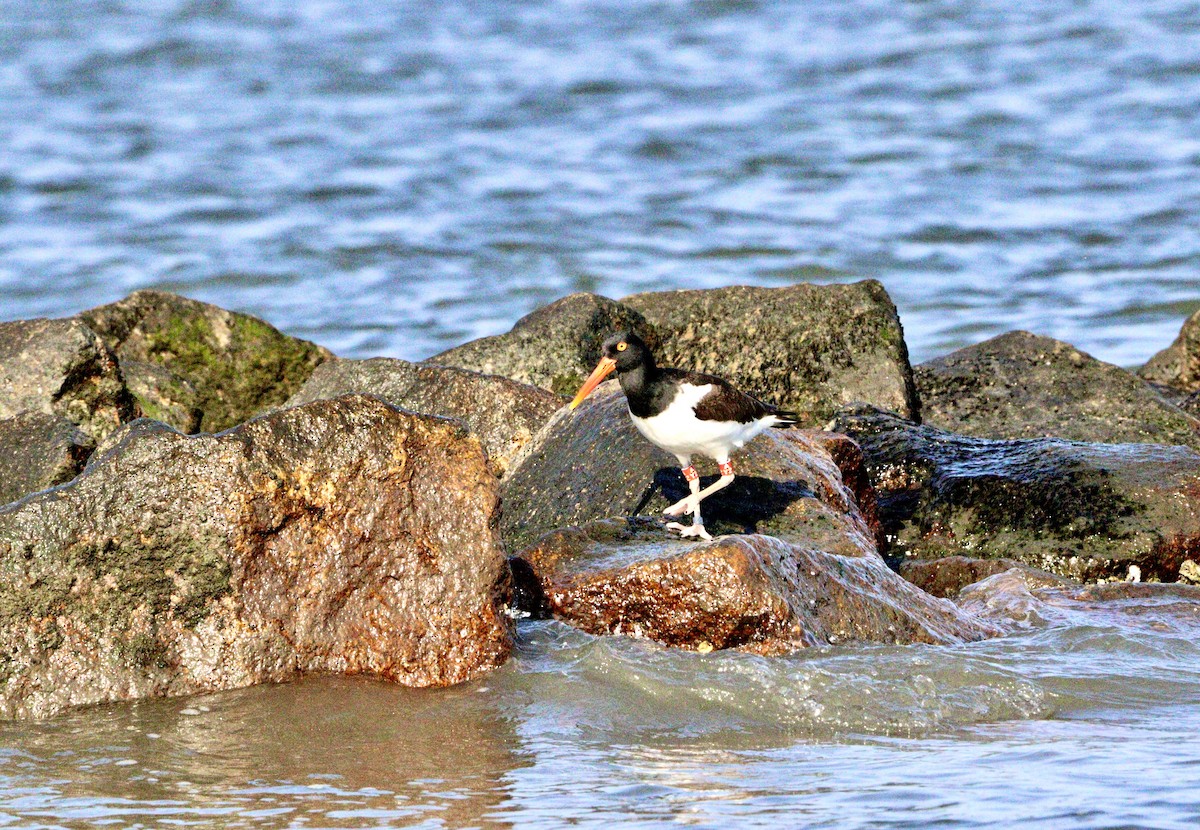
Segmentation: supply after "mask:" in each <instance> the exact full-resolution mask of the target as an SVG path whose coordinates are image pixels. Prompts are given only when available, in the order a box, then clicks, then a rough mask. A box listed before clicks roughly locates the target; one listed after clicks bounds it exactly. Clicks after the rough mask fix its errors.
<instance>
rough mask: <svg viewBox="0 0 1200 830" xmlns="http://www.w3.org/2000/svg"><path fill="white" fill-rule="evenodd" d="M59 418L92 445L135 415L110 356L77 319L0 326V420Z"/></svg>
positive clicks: (122, 381)
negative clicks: (36, 416) (33, 416)
mask: <svg viewBox="0 0 1200 830" xmlns="http://www.w3.org/2000/svg"><path fill="white" fill-rule="evenodd" d="M23 412H42V413H45V414H47V415H51V414H52V415H59V416H61V417H62V418H65V419H66V420H68V421H70V422H71V423H73V424H76V425H78V426H79V428H80V429H81V430H83V431H84V432H85V433H87V434H88V435H89V436H91V437H92V438H93V439H95V440H99V439H101V438H103V437H104V436H105V435H107V434H108V433H110V432H112V431H113V430H114V429H116V428H117V427H118V426H120V425H121V424H122V423H124V422H125V421H128V420H130V419H131V418H134V417H136V416H137V412H136V405H135V403H134V401H133V398H132V397H131V396H130V395H129V392H128V390H127V389H126V388H125V381H124V379H123V378H122V376H121V370H120V368H119V366H118V364H117V360H116V358H115V357H114V356H113V354H112V352H111V351H110V350H109V349H108V348H107V347H106V346H105V344H104V342H103V341H102V340H101V339H100V338H99V337H97V336H96V334H95V333H94V332H92V331H91V330H89V329H88V328H87V327H86V326H84V325H83V324H82V323H80V322H79V321H77V320H40V319H39V320H18V321H16V322H12V323H0V419H4V418H12V417H13V416H16V415H20V414H21V413H23Z"/></svg>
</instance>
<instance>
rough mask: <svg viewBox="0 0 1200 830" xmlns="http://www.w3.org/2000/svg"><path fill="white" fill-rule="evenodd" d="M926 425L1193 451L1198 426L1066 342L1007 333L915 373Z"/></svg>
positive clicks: (1145, 387)
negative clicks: (1177, 446)
mask: <svg viewBox="0 0 1200 830" xmlns="http://www.w3.org/2000/svg"><path fill="white" fill-rule="evenodd" d="M914 371H915V374H916V382H917V389H918V390H919V392H920V395H921V413H922V418H923V420H924V422H925V423H927V424H930V425H932V426H936V427H939V428H941V429H946V430H950V431H952V432H957V433H960V434H962V435H971V436H975V437H977V438H1046V437H1050V438H1067V439H1070V440H1073V441H1099V442H1104V443H1150V444H1185V445H1188V446H1191V447H1193V448H1200V421H1198V420H1196V418H1194V417H1192V416H1191V415H1189V414H1188V413H1186V412H1184V411H1183V410H1181V409H1179V408H1178V407H1177V406H1175V405H1174V404H1172V403H1171V402H1169V401H1168V400H1166V399H1165V398H1164V397H1163V396H1162V395H1160V394H1159V392H1158V391H1157V390H1155V389H1154V388H1153V387H1152V386H1151V385H1150V384H1148V383H1146V382H1145V381H1144V380H1143V379H1141V378H1139V377H1137V376H1136V375H1134V374H1132V373H1130V372H1127V371H1125V370H1124V369H1122V368H1120V367H1119V366H1113V365H1112V364H1110V363H1104V362H1103V361H1100V360H1096V359H1095V358H1094V357H1092V356H1091V355H1089V354H1086V353H1084V352H1081V351H1079V350H1078V349H1076V348H1075V347H1074V346H1072V345H1070V344H1069V343H1063V342H1061V341H1059V340H1054V339H1051V338H1049V337H1041V336H1038V335H1035V334H1030V333H1029V332H1025V331H1012V332H1008V333H1007V334H1002V335H1000V336H999V337H994V338H992V339H991V340H986V341H984V342H982V343H977V344H975V345H973V346H968V347H966V348H964V349H959V350H958V351H956V352H954V353H952V354H949V355H946V356H945V357H940V358H937V359H936V360H930V361H928V362H927V363H922V364H921V365H919V366H917V367H916V369H915V370H914Z"/></svg>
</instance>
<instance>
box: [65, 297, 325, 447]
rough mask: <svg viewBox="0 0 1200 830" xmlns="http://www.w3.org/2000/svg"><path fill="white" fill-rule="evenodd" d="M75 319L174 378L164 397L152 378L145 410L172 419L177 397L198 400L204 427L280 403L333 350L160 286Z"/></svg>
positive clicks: (186, 403) (120, 352)
mask: <svg viewBox="0 0 1200 830" xmlns="http://www.w3.org/2000/svg"><path fill="white" fill-rule="evenodd" d="M79 319H80V320H82V321H83V322H84V323H86V324H87V326H88V327H90V328H91V329H92V330H93V331H95V332H96V333H97V334H99V335H100V336H101V337H102V338H104V341H105V343H107V344H108V347H109V348H110V349H112V351H113V352H115V353H116V354H117V356H118V357H119V358H120V360H121V362H122V363H124V362H126V361H139V362H142V363H150V364H155V365H158V366H161V367H163V368H165V369H167V370H169V371H170V372H171V374H173V375H175V376H176V377H177V378H178V379H179V380H178V381H177V382H173V383H172V384H171V385H170V388H171V391H169V392H165V393H164V395H165V398H166V399H167V400H164V399H163V397H164V395H160V394H158V393H159V392H163V390H164V384H163V383H162V382H161V380H158V381H156V382H155V383H154V384H152V385H150V386H149V388H151V389H153V390H158V392H151V393H149V394H146V393H144V392H143V394H144V395H145V397H142V398H140V399H139V401H140V403H141V404H142V409H143V411H144V412H146V414H148V415H153V416H154V417H158V418H160V419H163V420H168V421H169V422H171V419H173V417H174V416H173V415H172V405H173V404H174V403H176V402H178V403H179V404H180V405H182V406H183V407H184V408H185V409H187V408H191V407H192V406H198V407H199V409H200V410H201V412H202V413H203V414H202V417H201V420H200V429H202V430H204V431H205V432H219V431H220V430H223V429H228V428H229V427H231V426H234V425H235V424H239V423H242V422H243V421H245V420H247V419H248V418H250V417H252V416H254V415H257V414H259V413H261V412H265V411H266V410H268V409H270V408H271V407H273V406H278V405H279V404H281V403H283V402H284V401H285V400H287V399H288V397H289V396H290V395H292V394H293V393H294V392H295V391H296V390H298V389H299V388H300V386H301V385H303V383H304V382H305V381H306V380H308V377H309V375H311V374H312V372H313V370H314V369H315V368H316V367H317V366H319V365H320V364H321V363H324V362H325V361H326V360H329V359H331V358H332V357H333V355H332V354H330V352H329V351H328V350H327V349H324V348H322V347H320V346H318V345H316V344H315V343H310V342H308V341H307V340H300V339H298V338H295V337H288V336H287V335H285V334H283V333H281V332H279V331H278V330H277V329H275V328H274V327H273V326H271V325H269V324H268V323H265V322H263V321H262V320H259V319H258V318H256V317H251V316H249V315H247V314H239V313H237V312H234V311H226V310H225V309H223V308H218V307H217V306H214V305H209V304H207V303H201V302H198V301H196V300H190V299H188V298H186V297H180V296H178V295H175V294H168V293H166V292H163V291H135V292H134V293H132V294H130V295H129V296H128V297H126V298H125V299H123V300H120V301H119V302H116V303H111V304H109V305H104V306H99V307H97V308H93V309H90V310H88V311H85V312H83V313H81V314H80V315H79ZM186 386H190V387H191V389H192V390H194V392H195V395H196V400H195V402H194V403H193V402H192V401H191V400H190V398H187V396H186V395H183V394H182V393H180V392H179V391H178V390H179V389H182V388H184V387H186ZM168 401H169V402H168ZM172 425H173V426H176V427H179V428H181V429H182V428H184V424H182V423H172Z"/></svg>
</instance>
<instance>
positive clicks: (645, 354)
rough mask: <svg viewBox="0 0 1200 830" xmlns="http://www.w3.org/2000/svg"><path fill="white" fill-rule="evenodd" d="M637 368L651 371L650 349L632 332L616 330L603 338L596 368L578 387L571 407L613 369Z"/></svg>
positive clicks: (629, 369)
mask: <svg viewBox="0 0 1200 830" xmlns="http://www.w3.org/2000/svg"><path fill="white" fill-rule="evenodd" d="M639 368H645V369H648V370H649V371H651V372H653V370H654V358H653V356H651V354H650V350H649V349H648V348H646V344H645V343H643V342H642V338H640V337H638V336H637V335H636V334H634V333H633V332H631V331H622V332H617V333H616V334H614V335H613V336H612V337H610V338H608V339H607V340H605V341H604V344H603V345H602V346H601V347H600V362H599V363H597V364H596V368H595V369H594V370H593V371H592V374H591V375H590V376H589V377H588V379H587V380H585V381H584V382H583V386H581V387H579V392H578V393H577V394H576V395H575V400H573V401H571V408H572V409H574V408H575V407H577V406H579V405H580V404H581V403H583V399H584V398H586V397H587V396H588V395H590V394H592V390H593V389H595V388H596V387H597V386H599V385H600V382H601V381H602V380H604V379H605V378H606V377H608V375H610V374H612V373H613V372H614V371H615V372H617V373H622V372H631V371H633V370H635V369H639Z"/></svg>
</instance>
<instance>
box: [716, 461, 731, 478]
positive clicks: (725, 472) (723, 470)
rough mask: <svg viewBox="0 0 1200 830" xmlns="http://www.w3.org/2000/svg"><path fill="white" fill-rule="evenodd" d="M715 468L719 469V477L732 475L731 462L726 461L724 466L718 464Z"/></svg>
mask: <svg viewBox="0 0 1200 830" xmlns="http://www.w3.org/2000/svg"><path fill="white" fill-rule="evenodd" d="M717 466H718V467H719V468H720V469H721V475H723V476H731V475H733V462H731V461H726V462H725V463H724V464H718V465H717Z"/></svg>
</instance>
